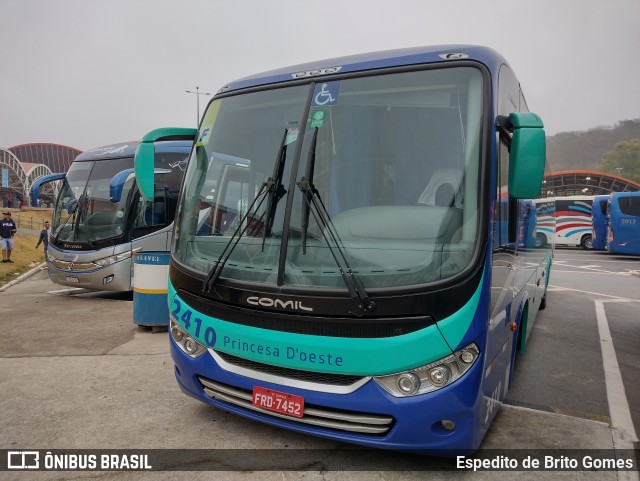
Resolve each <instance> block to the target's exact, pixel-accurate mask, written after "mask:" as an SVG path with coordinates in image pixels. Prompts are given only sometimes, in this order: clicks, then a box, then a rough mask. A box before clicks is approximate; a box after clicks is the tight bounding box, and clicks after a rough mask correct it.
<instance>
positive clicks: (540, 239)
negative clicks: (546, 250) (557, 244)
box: [536, 234, 547, 247]
mask: <svg viewBox="0 0 640 481" xmlns="http://www.w3.org/2000/svg"><path fill="white" fill-rule="evenodd" d="M546 245H547V236H546V235H544V234H538V235H536V247H544V246H546Z"/></svg>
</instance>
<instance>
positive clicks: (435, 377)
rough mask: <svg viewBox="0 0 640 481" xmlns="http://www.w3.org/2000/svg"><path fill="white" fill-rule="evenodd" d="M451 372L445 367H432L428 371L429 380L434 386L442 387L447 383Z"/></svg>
mask: <svg viewBox="0 0 640 481" xmlns="http://www.w3.org/2000/svg"><path fill="white" fill-rule="evenodd" d="M450 377H451V371H450V370H449V368H448V367H446V366H438V367H434V368H433V369H431V371H429V380H430V381H431V382H432V383H433V385H434V386H444V385H445V384H447V383H448V382H449V378H450Z"/></svg>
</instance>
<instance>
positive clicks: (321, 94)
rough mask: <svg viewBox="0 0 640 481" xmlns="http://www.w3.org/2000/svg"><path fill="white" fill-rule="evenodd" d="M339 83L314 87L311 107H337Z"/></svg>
mask: <svg viewBox="0 0 640 481" xmlns="http://www.w3.org/2000/svg"><path fill="white" fill-rule="evenodd" d="M339 95H340V82H328V83H321V84H318V85H316V88H315V90H314V91H313V104H312V105H313V106H316V107H330V106H332V105H338V97H339Z"/></svg>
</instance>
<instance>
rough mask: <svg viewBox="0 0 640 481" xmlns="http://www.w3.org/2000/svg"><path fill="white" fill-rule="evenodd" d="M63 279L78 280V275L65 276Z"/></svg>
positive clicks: (68, 280)
mask: <svg viewBox="0 0 640 481" xmlns="http://www.w3.org/2000/svg"><path fill="white" fill-rule="evenodd" d="M64 280H65V281H67V282H76V283H77V282H78V276H65V277H64Z"/></svg>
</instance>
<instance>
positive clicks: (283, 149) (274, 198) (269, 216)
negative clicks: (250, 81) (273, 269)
mask: <svg viewBox="0 0 640 481" xmlns="http://www.w3.org/2000/svg"><path fill="white" fill-rule="evenodd" d="M286 158H287V129H284V135H283V136H282V140H281V141H280V148H279V149H278V154H277V155H276V163H275V165H274V166H273V175H272V176H271V177H270V180H273V181H274V182H275V186H272V189H270V190H269V192H270V195H269V202H267V210H266V211H265V214H266V221H265V228H264V236H263V237H262V250H263V251H264V242H265V240H266V238H267V237H270V236H271V228H272V227H273V222H274V220H275V218H276V207H277V205H278V202H279V201H280V199H282V197H284V195H285V194H286V193H287V190H286V189H285V188H284V185H282V174H283V173H284V161H285V159H286Z"/></svg>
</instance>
